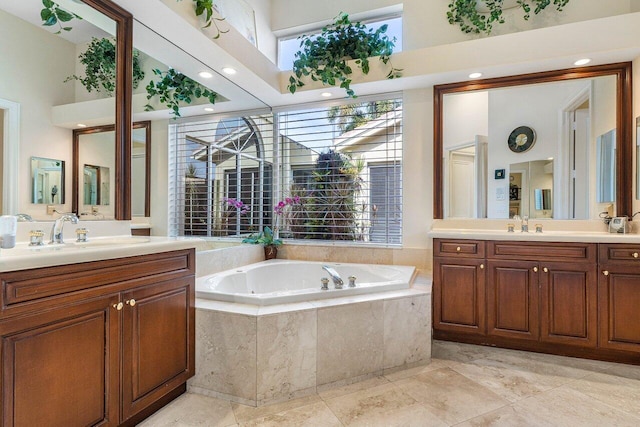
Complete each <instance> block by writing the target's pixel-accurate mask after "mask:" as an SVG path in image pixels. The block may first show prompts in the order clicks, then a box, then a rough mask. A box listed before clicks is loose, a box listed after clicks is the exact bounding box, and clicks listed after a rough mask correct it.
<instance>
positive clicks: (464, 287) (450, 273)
mask: <svg viewBox="0 0 640 427" xmlns="http://www.w3.org/2000/svg"><path fill="white" fill-rule="evenodd" d="M484 286H485V274H484V261H483V260H478V259H462V258H461V259H457V258H456V259H453V258H435V259H434V265H433V301H434V304H433V305H434V324H433V327H434V329H435V330H440V331H449V332H462V333H465V334H474V335H484V334H485V331H486V329H485V311H484V304H485V299H484V292H485V288H484Z"/></svg>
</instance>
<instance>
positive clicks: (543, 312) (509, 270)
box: [487, 241, 598, 348]
mask: <svg viewBox="0 0 640 427" xmlns="http://www.w3.org/2000/svg"><path fill="white" fill-rule="evenodd" d="M596 249H597V245H596V244H590V243H547V242H516V241H489V242H487V259H488V260H487V266H488V272H487V325H488V331H487V333H488V335H495V336H500V337H504V338H513V339H516V340H529V341H540V342H541V343H553V344H562V345H570V346H577V347H590V348H595V347H596V345H597V336H598V335H597V334H598V328H597V323H598V311H597V310H598V309H597V299H598V291H597V276H596V274H597V250H596Z"/></svg>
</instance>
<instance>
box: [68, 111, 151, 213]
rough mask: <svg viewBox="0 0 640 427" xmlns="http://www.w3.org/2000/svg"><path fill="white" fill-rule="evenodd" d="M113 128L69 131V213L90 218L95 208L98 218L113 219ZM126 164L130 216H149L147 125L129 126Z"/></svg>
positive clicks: (148, 145) (149, 147)
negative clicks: (130, 136)
mask: <svg viewBox="0 0 640 427" xmlns="http://www.w3.org/2000/svg"><path fill="white" fill-rule="evenodd" d="M114 132H115V127H114V126H113V125H110V126H97V127H93V128H84V129H76V130H74V132H73V178H72V182H73V194H72V198H73V211H74V212H78V214H79V215H91V214H94V212H95V210H96V209H94V208H93V207H94V206H98V207H101V208H98V209H97V211H98V212H99V215H100V217H104V218H113V217H114V216H115V211H114V210H113V205H114V203H115V200H117V191H116V189H115V188H114V185H113V182H114V179H115V178H114V175H113V171H114V165H115V155H114V152H115V144H114V140H115V139H114ZM131 134H132V141H131V148H130V149H129V151H130V153H131V159H130V163H131V165H132V173H131V187H130V188H131V200H130V201H129V203H127V204H128V205H129V208H130V209H131V213H132V215H133V216H147V217H148V216H150V210H151V208H150V206H151V202H150V186H151V181H150V178H149V171H150V166H151V122H149V121H144V122H136V123H134V124H133V126H132V132H131Z"/></svg>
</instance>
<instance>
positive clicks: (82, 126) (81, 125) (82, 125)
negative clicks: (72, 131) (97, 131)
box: [77, 123, 87, 128]
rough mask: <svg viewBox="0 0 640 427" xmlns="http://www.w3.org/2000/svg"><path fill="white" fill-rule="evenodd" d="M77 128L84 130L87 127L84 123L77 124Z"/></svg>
mask: <svg viewBox="0 0 640 427" xmlns="http://www.w3.org/2000/svg"><path fill="white" fill-rule="evenodd" d="M77 126H78V127H79V128H86V127H87V125H85V124H84V123H78V125H77Z"/></svg>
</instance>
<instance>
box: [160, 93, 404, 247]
mask: <svg viewBox="0 0 640 427" xmlns="http://www.w3.org/2000/svg"><path fill="white" fill-rule="evenodd" d="M275 114H276V117H274V116H272V115H271V114H263V115H255V116H247V117H236V118H218V119H213V120H203V121H192V122H188V123H181V124H175V125H171V140H172V143H171V144H170V146H171V153H170V179H171V181H170V182H171V183H172V185H171V194H170V197H171V204H172V205H171V208H170V211H171V214H170V223H171V227H172V234H174V235H186V236H246V235H248V234H250V233H252V232H256V231H259V230H261V229H262V228H263V227H264V226H266V225H269V226H271V227H272V228H274V229H276V230H278V232H279V234H280V237H282V238H286V239H304V240H333V241H349V242H363V243H367V242H368V243H379V244H400V243H402V101H401V100H400V99H383V100H379V99H375V98H371V99H370V100H369V101H366V102H360V103H357V104H344V105H334V106H330V107H327V106H320V107H315V108H306V109H286V110H285V109H283V110H280V111H279V112H277V113H275ZM274 118H275V119H277V120H275V123H276V124H277V127H276V126H274V120H273V119H274ZM274 132H275V134H276V135H278V138H273V136H272V135H273V134H274ZM274 153H278V157H277V158H275V157H274Z"/></svg>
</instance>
